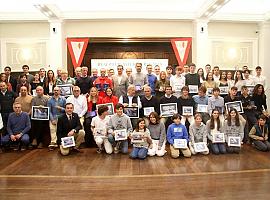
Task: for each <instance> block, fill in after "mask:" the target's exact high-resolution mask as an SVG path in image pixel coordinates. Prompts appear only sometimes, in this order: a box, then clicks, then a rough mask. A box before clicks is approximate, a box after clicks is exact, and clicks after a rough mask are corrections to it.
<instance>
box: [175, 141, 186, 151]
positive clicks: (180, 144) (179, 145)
mask: <svg viewBox="0 0 270 200" xmlns="http://www.w3.org/2000/svg"><path fill="white" fill-rule="evenodd" d="M173 147H174V148H176V149H186V148H187V140H186V139H174V140H173Z"/></svg>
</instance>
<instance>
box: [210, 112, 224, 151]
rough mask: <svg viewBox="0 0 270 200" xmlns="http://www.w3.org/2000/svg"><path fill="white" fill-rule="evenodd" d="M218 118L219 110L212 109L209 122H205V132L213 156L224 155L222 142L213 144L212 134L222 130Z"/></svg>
mask: <svg viewBox="0 0 270 200" xmlns="http://www.w3.org/2000/svg"><path fill="white" fill-rule="evenodd" d="M219 116H220V114H219V110H218V109H213V110H212V115H211V118H210V120H208V121H207V122H206V131H207V137H208V140H209V146H210V149H211V151H212V152H213V153H214V154H225V153H226V145H225V143H224V142H222V143H213V134H214V133H217V132H220V131H222V130H223V124H222V121H221V120H220V118H219Z"/></svg>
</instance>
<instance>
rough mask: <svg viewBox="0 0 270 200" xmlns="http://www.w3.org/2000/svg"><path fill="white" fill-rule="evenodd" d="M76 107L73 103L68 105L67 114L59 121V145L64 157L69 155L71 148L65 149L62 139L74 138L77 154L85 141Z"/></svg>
mask: <svg viewBox="0 0 270 200" xmlns="http://www.w3.org/2000/svg"><path fill="white" fill-rule="evenodd" d="M73 110H74V106H73V104H72V103H67V104H66V106H65V114H64V115H63V116H61V117H60V118H59V119H58V122H57V144H58V145H60V152H61V154H62V155H64V156H65V155H68V154H69V153H70V150H71V147H67V148H64V147H63V145H62V144H61V138H63V137H70V136H74V140H75V147H73V150H74V151H75V152H81V151H80V150H79V147H80V144H81V143H82V142H83V141H84V135H85V132H84V130H82V125H81V122H80V118H79V116H78V114H76V113H74V112H73Z"/></svg>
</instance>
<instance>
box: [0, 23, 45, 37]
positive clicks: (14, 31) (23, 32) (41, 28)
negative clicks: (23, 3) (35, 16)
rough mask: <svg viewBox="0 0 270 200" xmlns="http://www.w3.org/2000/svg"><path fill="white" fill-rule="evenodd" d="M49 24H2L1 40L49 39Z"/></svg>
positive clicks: (0, 29) (0, 27)
mask: <svg viewBox="0 0 270 200" xmlns="http://www.w3.org/2000/svg"><path fill="white" fill-rule="evenodd" d="M49 36H50V24H49V23H48V22H27V23H26V22H24V23H0V38H1V39H2V38H48V37H49Z"/></svg>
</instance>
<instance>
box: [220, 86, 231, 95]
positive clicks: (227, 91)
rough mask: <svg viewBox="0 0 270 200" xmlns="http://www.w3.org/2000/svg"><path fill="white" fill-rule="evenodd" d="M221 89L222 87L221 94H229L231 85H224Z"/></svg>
mask: <svg viewBox="0 0 270 200" xmlns="http://www.w3.org/2000/svg"><path fill="white" fill-rule="evenodd" d="M219 89H220V94H221V95H227V94H229V87H228V86H222V87H219Z"/></svg>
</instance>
